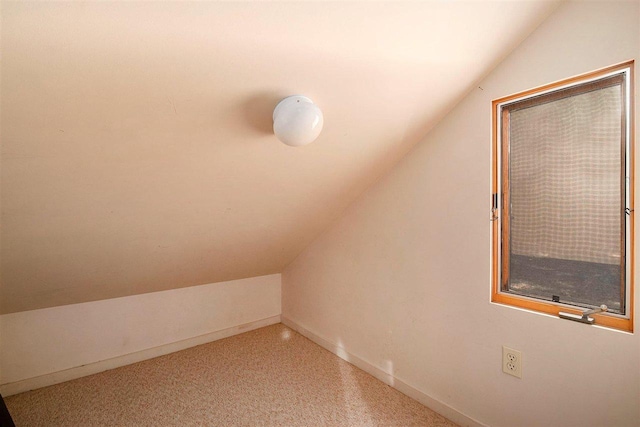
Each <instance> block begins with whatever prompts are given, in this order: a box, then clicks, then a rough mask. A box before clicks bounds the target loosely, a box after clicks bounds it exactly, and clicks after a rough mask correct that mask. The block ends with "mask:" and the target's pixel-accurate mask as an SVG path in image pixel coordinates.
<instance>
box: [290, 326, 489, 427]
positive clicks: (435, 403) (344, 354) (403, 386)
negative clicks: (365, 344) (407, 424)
mask: <svg viewBox="0 0 640 427" xmlns="http://www.w3.org/2000/svg"><path fill="white" fill-rule="evenodd" d="M281 322H282V323H283V324H284V325H286V326H288V327H290V328H291V329H293V330H294V331H296V332H298V333H299V334H301V335H303V336H305V337H307V338H308V339H310V340H311V341H313V342H315V343H316V344H318V345H319V346H321V347H323V348H325V349H326V350H328V351H330V352H331V353H333V354H335V355H336V356H338V357H339V358H341V359H343V360H345V361H347V362H349V363H351V364H352V365H355V366H357V367H358V368H360V369H362V370H363V371H365V372H367V373H369V374H371V375H373V376H374V377H376V378H377V379H379V380H380V381H382V382H383V383H385V384H387V385H389V386H391V387H393V388H395V389H396V390H398V391H399V392H401V393H403V394H405V395H407V396H409V397H410V398H412V399H414V400H417V401H418V402H420V403H422V404H423V405H424V406H426V407H428V408H430V409H432V410H433V411H435V412H437V413H439V414H441V415H443V416H445V417H447V418H448V419H450V420H451V421H453V422H454V423H456V424H459V425H460V426H464V427H487V426H486V425H485V424H483V423H481V422H480V421H477V420H475V419H473V418H471V417H469V416H467V415H465V414H463V413H462V412H460V411H458V410H457V409H454V408H452V407H451V406H449V405H447V404H445V403H443V402H441V401H439V400H438V399H435V398H433V397H431V396H429V395H427V394H425V393H423V392H421V391H420V390H418V389H416V388H415V387H413V386H411V385H409V384H407V383H405V382H404V381H402V380H400V379H398V378H396V377H394V376H393V374H390V373H388V372H386V371H384V370H383V369H381V368H379V367H377V366H375V365H373V364H371V363H369V362H367V361H366V360H364V359H361V358H360V357H358V356H356V355H354V354H352V353H349V352H348V351H347V350H346V349H345V348H343V347H341V346H339V345H337V344H335V343H332V342H330V341H328V340H326V339H324V338H322V337H321V336H319V335H316V334H315V333H313V332H311V331H309V330H308V329H306V328H304V327H303V326H301V325H299V324H298V323H296V322H295V321H293V320H291V319H289V318H287V317H285V316H281Z"/></svg>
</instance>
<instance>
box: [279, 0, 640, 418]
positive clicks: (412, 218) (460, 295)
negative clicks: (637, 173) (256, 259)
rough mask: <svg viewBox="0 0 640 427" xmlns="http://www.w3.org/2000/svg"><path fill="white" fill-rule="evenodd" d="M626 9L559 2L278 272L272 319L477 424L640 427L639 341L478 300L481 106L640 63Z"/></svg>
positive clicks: (630, 11)
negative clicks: (513, 367)
mask: <svg viewBox="0 0 640 427" xmlns="http://www.w3.org/2000/svg"><path fill="white" fill-rule="evenodd" d="M639 6H640V3H639V2H637V1H631V2H606V3H597V2H576V3H567V4H564V5H562V6H561V7H560V8H559V9H558V10H557V12H555V13H554V14H553V15H552V16H551V17H550V18H549V19H548V20H547V21H545V22H544V23H543V24H542V25H541V26H540V27H539V28H538V29H537V30H536V31H535V32H534V33H533V34H532V35H531V36H530V37H529V38H528V39H527V40H526V41H525V42H524V43H523V44H522V45H521V46H519V47H518V48H517V49H516V50H515V51H514V52H513V53H512V54H511V55H510V56H509V57H508V58H507V59H506V60H504V61H503V63H502V64H501V65H499V66H498V67H497V68H496V69H495V70H494V71H493V72H492V73H491V74H490V75H489V76H488V77H486V78H485V79H484V80H483V81H482V82H480V83H479V84H478V86H479V87H478V88H477V89H476V90H474V91H473V92H472V93H470V94H469V95H468V96H467V97H466V98H465V99H464V100H463V101H462V102H461V103H460V104H459V105H458V106H457V107H456V108H455V109H454V110H453V111H452V112H451V113H450V114H449V115H448V116H447V117H446V118H445V119H444V120H443V121H442V122H441V123H440V124H439V125H438V126H437V127H436V128H435V129H434V130H433V131H432V132H430V133H429V134H428V135H427V136H426V138H425V139H424V141H422V142H421V143H420V144H419V145H418V146H417V147H416V148H415V149H414V150H413V151H412V152H411V153H409V155H407V156H406V157H405V158H404V159H403V161H401V163H400V164H399V165H398V166H397V167H396V168H395V169H393V170H392V172H391V173H390V174H388V175H387V176H385V177H384V178H383V179H381V180H380V181H379V182H378V183H377V184H376V185H375V186H373V187H372V188H370V189H369V190H368V191H367V192H366V193H365V194H364V195H363V196H362V197H361V198H360V199H359V200H358V201H357V202H356V203H355V204H353V205H352V206H351V207H350V208H349V209H348V210H347V212H346V214H345V216H344V217H343V218H341V219H340V221H338V222H337V223H336V224H335V225H334V227H333V228H332V229H330V230H328V231H327V232H325V233H324V234H323V235H321V236H320V237H319V238H318V239H317V240H316V241H315V242H314V243H313V244H312V245H311V246H310V247H308V248H307V249H306V250H305V251H303V253H302V254H301V255H300V256H299V257H298V258H297V259H296V260H295V261H294V262H293V263H292V264H291V265H289V266H288V267H287V268H286V269H285V271H284V272H283V278H282V280H283V313H282V315H283V320H284V319H289V320H291V321H292V322H293V323H295V324H297V325H299V326H301V327H302V328H304V329H306V330H307V331H310V332H311V334H313V335H315V336H317V337H320V339H322V340H326V341H328V342H331V343H333V344H336V345H339V346H341V347H342V348H343V349H344V350H345V351H346V352H348V353H350V354H352V355H355V356H357V357H358V358H360V359H362V360H365V361H366V362H368V363H370V364H372V365H374V366H376V367H378V368H380V369H382V370H385V371H387V372H389V373H391V374H392V375H393V376H394V377H395V378H397V379H398V380H401V381H402V382H404V383H407V384H409V385H411V386H413V387H414V388H416V389H418V390H419V391H421V392H422V393H424V394H426V395H427V396H429V397H430V398H433V399H436V400H439V401H441V402H443V403H444V404H446V405H448V406H449V407H451V408H453V409H454V410H457V411H459V412H461V413H463V414H466V415H467V416H469V417H471V418H473V419H476V420H478V421H480V422H481V423H484V424H487V425H491V426H540V425H545V426H561V425H562V426H576V425H583V426H603V425H610V426H631V425H634V426H637V425H638V423H639V422H640V421H639V420H640V405H638V402H640V334H639V333H638V332H636V333H635V334H633V335H632V334H627V333H622V332H616V331H613V330H607V329H603V328H600V327H596V326H587V325H583V324H579V323H575V322H569V321H566V320H561V319H558V318H555V317H551V316H546V315H540V314H534V313H531V312H526V311H523V310H518V309H513V308H509V307H505V306H500V305H496V304H492V303H490V301H489V300H490V285H489V282H490V228H489V208H490V145H491V124H490V121H491V108H490V107H491V100H492V99H496V98H499V97H503V96H506V95H510V94H513V93H515V92H519V91H522V90H525V89H529V88H532V87H536V86H539V85H542V84H546V83H550V82H553V81H557V80H560V79H563V78H567V77H570V76H573V75H577V74H580V73H584V72H588V71H592V70H594V69H598V68H601V67H605V66H608V65H611V64H614V63H618V62H623V61H625V60H629V59H635V60H636V62H637V61H638V60H639V59H640V40H639V39H640V10H639ZM636 66H640V64H636ZM636 71H638V69H636ZM638 98H640V97H638V95H637V92H636V112H637V111H638V110H639V108H637V105H638V102H637V99H638ZM636 115H637V114H636ZM636 122H640V121H639V120H638V119H637V118H636ZM636 181H637V182H638V180H636ZM638 184H640V182H638ZM636 241H637V239H636ZM636 295H638V292H636ZM638 301H640V296H638V297H637V298H636V303H635V307H636V313H639V312H640V309H639V307H640V304H638ZM637 324H638V322H637V321H636V330H637ZM502 345H507V346H509V347H511V348H515V349H518V350H521V351H522V352H523V360H524V364H523V378H522V379H517V378H514V377H511V376H508V375H505V374H503V373H502V372H501V346H502Z"/></svg>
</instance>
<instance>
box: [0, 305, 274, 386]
mask: <svg viewBox="0 0 640 427" xmlns="http://www.w3.org/2000/svg"><path fill="white" fill-rule="evenodd" d="M276 323H280V315H277V316H272V317H268V318H266V319H261V320H256V321H253V322H249V323H245V324H242V325H237V326H233V327H231V328H227V329H222V330H219V331H215V332H210V333H208V334H204V335H199V336H197V337H193V338H188V339H186V340H182V341H177V342H172V343H169V344H165V345H161V346H158V347H153V348H148V349H146V350H142V351H137V352H135V353H129V354H125V355H122V356H118V357H114V358H111V359H106V360H101V361H98V362H94V363H90V364H87V365H83V366H77V367H75V368H70V369H65V370H64V371H58V372H52V373H50V374H46V375H40V376H37V377H32V378H27V379H25V380H21V381H16V382H13V383H7V384H2V385H0V393H1V394H2V395H3V396H11V395H13V394H18V393H22V392H25V391H29V390H34V389H36V388H41V387H47V386H50V385H54V384H58V383H62V382H65V381H70V380H74V379H76V378H81V377H85V376H87V375H93V374H97V373H99V372H103V371H107V370H109V369H114V368H119V367H121V366H125V365H130V364H132V363H137V362H141V361H143V360H147V359H153V358H154V357H158V356H164V355H165V354H169V353H174V352H176V351H180V350H184V349H186V348H189V347H195V346H197V345H201V344H206V343H208V342H212V341H216V340H220V339H223V338H227V337H230V336H233V335H238V334H241V333H244V332H248V331H252V330H254V329H258V328H263V327H265V326H269V325H274V324H276Z"/></svg>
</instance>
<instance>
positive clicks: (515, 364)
mask: <svg viewBox="0 0 640 427" xmlns="http://www.w3.org/2000/svg"><path fill="white" fill-rule="evenodd" d="M502 372H504V373H505V374H509V375H513V376H514V377H516V378H522V352H521V351H518V350H514V349H512V348H509V347H505V346H502Z"/></svg>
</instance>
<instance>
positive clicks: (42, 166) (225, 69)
mask: <svg viewBox="0 0 640 427" xmlns="http://www.w3.org/2000/svg"><path fill="white" fill-rule="evenodd" d="M556 6H557V2H555V1H551V2H548V1H524V2H523V1H512V2H509V1H469V2H462V1H428V2H407V3H405V2H382V3H367V2H332V3H323V2H299V3H295V2H294V3H272V2H238V3H235V2H233V3H229V2H96V3H94V2H69V3H61V2H2V6H1V7H2V10H1V13H2V33H1V37H2V38H1V43H2V45H1V47H2V68H1V73H2V74H1V79H2V80H1V85H2V86H1V120H2V123H1V124H2V134H1V136H2V205H1V207H2V234H1V245H2V271H1V274H2V276H1V277H2V288H1V292H2V293H1V295H0V296H1V299H0V301H1V307H0V310H1V312H2V313H11V312H17V311H23V310H30V309H36V308H43V307H51V306H57V305H64V304H71V303H77V302H85V301H92V300H99V299H105V298H113V297H119V296H126V295H133V294H140V293H146V292H152V291H158V290H165V289H171V288H178V287H184V286H191V285H199V284H204V283H212V282H218V281H223V280H231V279H238V278H244V277H251V276H259V275H263V274H270V273H277V272H280V271H282V269H283V268H284V267H285V266H286V265H287V264H288V263H289V262H291V261H292V260H293V259H294V258H295V257H296V255H297V254H298V253H299V252H300V251H301V250H302V249H303V248H304V247H305V246H306V245H307V244H309V243H310V241H311V240H313V239H314V238H315V236H317V235H318V234H319V233H320V232H321V231H322V230H323V229H325V228H326V227H328V226H329V225H330V224H331V222H332V221H334V220H335V219H336V218H337V217H339V216H340V214H341V213H342V212H343V210H344V209H345V208H346V206H347V205H349V203H351V202H352V201H353V200H354V199H355V198H356V197H357V196H358V195H359V194H361V193H362V191H364V189H365V188H366V187H367V186H368V185H370V184H371V183H372V182H373V181H375V180H376V178H377V177H378V176H380V174H382V173H384V171H386V170H388V169H389V168H390V167H391V166H392V165H393V164H394V163H395V162H396V161H397V160H398V159H399V158H400V157H402V156H403V155H404V154H405V153H406V152H407V151H408V150H409V149H410V148H411V147H412V146H413V145H415V144H416V143H417V142H418V141H419V140H420V139H421V138H422V137H423V136H424V134H425V133H426V132H427V131H428V130H429V129H430V128H431V127H432V126H433V125H434V124H435V123H436V122H437V121H438V120H439V119H440V118H441V117H442V116H443V115H444V114H446V112H447V111H448V110H449V109H450V108H451V107H452V106H453V105H454V104H455V103H456V102H458V101H459V100H460V99H461V97H462V96H464V94H465V93H468V91H469V90H470V89H471V87H472V86H473V84H474V83H475V82H477V81H478V79H479V78H480V77H481V76H483V75H484V74H486V73H487V72H488V71H489V70H490V69H491V68H492V67H494V66H495V65H496V64H497V62H499V61H500V60H501V58H503V57H504V56H505V55H506V54H507V53H508V52H509V51H510V50H511V49H513V48H514V47H515V46H516V45H517V44H518V43H519V42H520V41H521V40H523V39H524V38H525V37H526V36H527V35H528V34H529V33H530V32H531V31H532V30H533V29H534V28H535V27H536V26H537V25H538V24H539V23H540V22H541V21H542V20H544V18H545V17H546V16H548V15H549V14H550V13H551V12H552V10H553V9H554V8H555V7H556ZM292 94H304V95H306V96H308V97H310V98H311V99H313V100H314V101H315V102H316V103H317V104H318V105H319V106H320V107H321V108H322V110H323V111H324V116H325V128H324V131H323V133H322V134H321V135H320V138H319V139H318V140H317V141H315V142H314V143H313V144H311V145H309V146H306V147H302V148H292V147H288V146H285V145H283V144H281V143H279V142H278V141H277V140H276V139H275V137H274V136H273V134H272V132H271V125H272V122H271V114H272V110H273V107H274V106H275V105H276V103H277V102H278V100H279V99H281V98H283V97H285V96H287V95H292Z"/></svg>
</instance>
